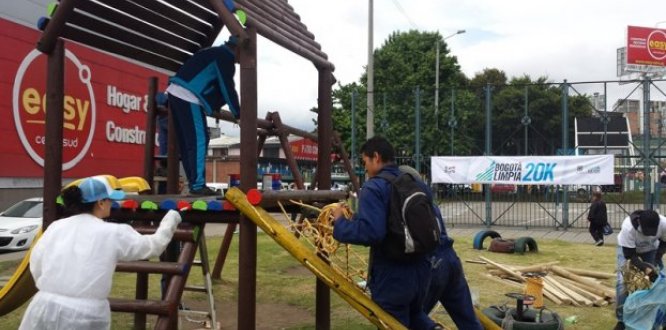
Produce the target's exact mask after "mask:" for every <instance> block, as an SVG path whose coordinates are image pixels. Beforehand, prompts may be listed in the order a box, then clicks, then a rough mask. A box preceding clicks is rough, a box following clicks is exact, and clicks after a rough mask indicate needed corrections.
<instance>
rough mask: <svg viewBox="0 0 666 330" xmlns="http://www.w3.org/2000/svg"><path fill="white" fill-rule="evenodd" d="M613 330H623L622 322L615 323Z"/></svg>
mask: <svg viewBox="0 0 666 330" xmlns="http://www.w3.org/2000/svg"><path fill="white" fill-rule="evenodd" d="M613 330H624V322H617V324H616V325H615V328H613Z"/></svg>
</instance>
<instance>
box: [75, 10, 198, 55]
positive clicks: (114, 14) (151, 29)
mask: <svg viewBox="0 0 666 330" xmlns="http://www.w3.org/2000/svg"><path fill="white" fill-rule="evenodd" d="M77 9H78V10H81V11H84V12H87V13H90V14H92V15H94V16H97V17H103V18H104V19H105V20H107V21H111V22H115V23H122V26H124V27H126V28H128V29H130V30H134V31H138V32H140V33H141V34H143V35H146V36H148V37H150V38H153V39H156V40H160V41H162V42H165V43H167V44H169V45H173V46H174V47H176V48H180V49H184V50H186V51H188V52H191V53H194V52H195V51H197V50H198V49H199V48H200V46H201V45H199V44H198V43H195V42H193V41H191V40H188V39H185V38H181V37H179V36H177V35H175V34H172V33H169V32H167V31H165V30H163V29H160V28H158V27H157V26H155V25H152V24H146V22H145V21H142V20H139V19H137V18H135V17H133V16H130V15H128V13H124V12H119V11H117V10H114V9H111V8H109V7H107V6H104V5H101V4H99V3H97V2H93V1H83V2H81V3H80V4H79V5H78V6H77Z"/></svg>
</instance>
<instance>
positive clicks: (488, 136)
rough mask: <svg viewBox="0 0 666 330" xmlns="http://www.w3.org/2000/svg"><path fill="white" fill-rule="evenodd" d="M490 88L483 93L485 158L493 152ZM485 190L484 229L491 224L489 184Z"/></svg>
mask: <svg viewBox="0 0 666 330" xmlns="http://www.w3.org/2000/svg"><path fill="white" fill-rule="evenodd" d="M491 89H492V87H491V86H490V83H487V84H486V88H485V92H486V152H485V153H486V156H490V155H491V154H492V153H493V151H492V145H493V144H492V141H493V134H492V129H493V127H492V125H491V121H492V109H491V104H490V91H491ZM483 186H484V188H485V197H486V227H490V225H491V224H492V222H493V207H492V204H491V200H490V199H491V198H490V185H489V184H487V183H486V184H484V185H483Z"/></svg>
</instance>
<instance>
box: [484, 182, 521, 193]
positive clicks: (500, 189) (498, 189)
mask: <svg viewBox="0 0 666 330" xmlns="http://www.w3.org/2000/svg"><path fill="white" fill-rule="evenodd" d="M517 190H518V189H517V187H516V185H513V184H504V183H496V184H493V185H492V186H490V192H492V193H510V194H515V193H516V191H517Z"/></svg>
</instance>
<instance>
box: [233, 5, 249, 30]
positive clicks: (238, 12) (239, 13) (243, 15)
mask: <svg viewBox="0 0 666 330" xmlns="http://www.w3.org/2000/svg"><path fill="white" fill-rule="evenodd" d="M234 14H235V15H236V18H237V19H238V22H239V23H241V25H242V26H245V23H246V22H247V14H246V13H245V12H244V11H243V10H241V9H238V10H236V11H235V12H234Z"/></svg>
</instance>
